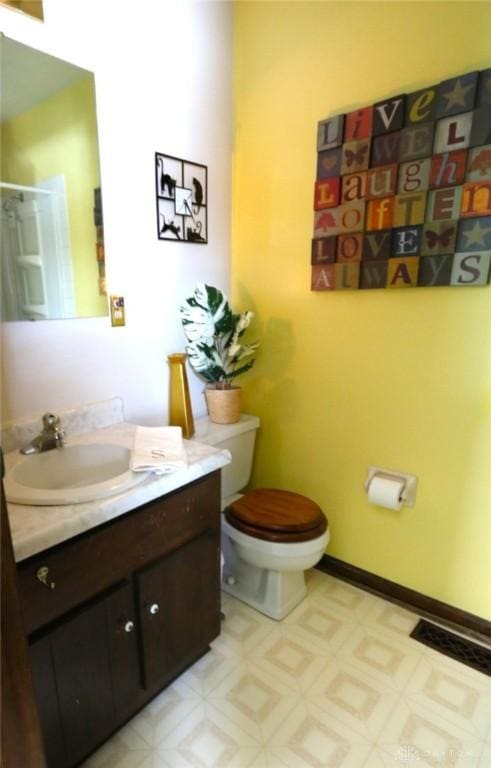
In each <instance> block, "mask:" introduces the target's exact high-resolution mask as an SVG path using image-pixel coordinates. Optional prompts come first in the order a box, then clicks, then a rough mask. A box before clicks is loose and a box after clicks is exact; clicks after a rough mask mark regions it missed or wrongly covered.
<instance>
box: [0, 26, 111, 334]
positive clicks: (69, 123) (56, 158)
mask: <svg viewBox="0 0 491 768" xmlns="http://www.w3.org/2000/svg"><path fill="white" fill-rule="evenodd" d="M0 86H1V90H0V123H1V124H0V217H1V218H0V248H1V266H0V280H1V288H0V301H1V309H0V319H1V320H2V321H22V320H27V321H29V320H30V321H32V320H48V319H50V320H51V319H57V320H59V319H72V318H83V317H97V316H102V315H107V312H108V306H107V296H106V291H105V253H104V245H103V243H104V231H103V222H102V207H101V202H100V201H101V189H100V187H101V179H100V168H99V151H98V132H97V116H96V99H95V82H94V75H93V73H91V72H88V71H87V70H86V69H82V68H81V67H78V66H76V65H74V64H69V63H68V62H66V61H62V60H61V59H58V58H56V57H54V56H51V55H49V54H47V53H44V52H42V51H38V50H35V49H34V48H30V47H29V46H26V45H24V44H22V43H19V42H18V41H16V40H12V39H10V38H8V37H5V36H3V35H1V34H0Z"/></svg>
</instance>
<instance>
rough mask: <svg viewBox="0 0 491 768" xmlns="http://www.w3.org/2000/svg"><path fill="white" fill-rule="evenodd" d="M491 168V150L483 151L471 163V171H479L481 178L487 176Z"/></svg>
mask: <svg viewBox="0 0 491 768" xmlns="http://www.w3.org/2000/svg"><path fill="white" fill-rule="evenodd" d="M489 168H491V149H483V150H481V152H479V153H478V154H477V155H476V157H475V158H474V160H473V161H472V163H471V167H470V170H471V171H479V172H480V174H481V176H485V175H486V173H487V172H488V170H489Z"/></svg>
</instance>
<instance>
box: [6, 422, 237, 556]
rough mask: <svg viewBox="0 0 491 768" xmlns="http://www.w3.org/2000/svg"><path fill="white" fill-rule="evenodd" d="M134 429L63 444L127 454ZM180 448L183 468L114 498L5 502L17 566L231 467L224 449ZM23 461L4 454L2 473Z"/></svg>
mask: <svg viewBox="0 0 491 768" xmlns="http://www.w3.org/2000/svg"><path fill="white" fill-rule="evenodd" d="M135 429H136V425H135V424H129V423H126V422H124V423H119V424H115V425H113V426H110V427H106V428H105V429H98V430H96V431H94V432H91V433H88V434H82V435H77V436H73V437H72V438H71V439H69V440H67V444H76V443H77V444H83V443H95V442H100V443H108V442H110V443H116V444H118V445H123V446H125V447H127V448H130V449H131V448H132V446H133V437H134V432H135ZM184 445H185V448H186V452H187V456H188V467H187V468H186V469H182V470H178V471H177V472H172V473H170V474H167V475H155V474H149V475H148V477H147V478H146V479H145V480H143V482H141V483H140V484H139V485H136V486H134V487H133V488H130V489H129V490H127V491H125V492H123V493H120V494H118V495H116V496H110V497H109V498H105V499H99V500H97V501H90V502H86V503H83V504H73V505H69V504H67V505H63V506H56V507H48V506H44V507H34V506H27V505H23V504H12V503H7V508H8V513H9V519H10V528H11V531H12V542H13V546H14V554H15V559H16V561H17V562H20V561H21V560H25V559H26V558H28V557H31V556H32V555H35V554H37V553H38V552H42V551H43V550H45V549H48V548H49V547H52V546H54V545H55V544H60V543H61V542H62V541H66V540H67V539H70V538H72V537H73V536H77V535H78V534H80V533H84V532H85V531H88V530H90V529H91V528H95V527H96V526H97V525H101V524H102V523H105V522H107V521H108V520H113V519H114V518H116V517H118V516H119V515H122V514H124V513H125V512H129V511H131V510H132V509H136V508H137V507H140V506H142V505H143V504H147V503H148V502H149V501H153V499H157V498H159V497H160V496H164V495H165V494H167V493H170V492H171V491H175V490H177V489H178V488H181V487H182V486H184V485H187V484H188V483H191V482H193V480H198V479H199V478H200V477H203V476H204V475H207V474H208V473H210V472H213V471H214V470H216V469H221V468H222V467H225V466H226V465H227V464H229V463H230V460H231V457H230V453H229V452H228V451H226V450H219V449H217V448H213V447H211V446H209V445H205V444H204V443H200V442H198V441H196V440H194V439H193V440H185V441H184ZM23 458H24V457H22V456H21V455H20V454H19V452H18V451H12V452H11V453H8V454H6V455H5V468H6V471H8V470H9V469H10V468H11V467H12V466H14V465H15V464H16V463H17V462H19V461H22V459H23Z"/></svg>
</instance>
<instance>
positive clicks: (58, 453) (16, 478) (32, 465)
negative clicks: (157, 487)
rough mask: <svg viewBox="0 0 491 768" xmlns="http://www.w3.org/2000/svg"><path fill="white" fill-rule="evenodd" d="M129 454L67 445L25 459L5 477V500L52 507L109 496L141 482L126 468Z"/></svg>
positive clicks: (142, 475)
mask: <svg viewBox="0 0 491 768" xmlns="http://www.w3.org/2000/svg"><path fill="white" fill-rule="evenodd" d="M129 460H130V451H129V450H128V448H124V447H123V446H121V445H114V444H112V443H91V444H89V445H67V446H65V447H64V448H55V449H53V450H51V451H46V452H45V453H35V454H31V455H29V456H25V457H24V458H23V459H22V461H20V462H19V463H18V464H16V465H15V466H14V467H12V469H11V470H10V471H9V472H7V474H6V475H5V481H4V484H5V494H6V496H7V501H10V502H12V503H14V504H30V505H34V506H39V505H41V506H51V505H53V506H55V505H58V504H79V503H81V502H84V501H94V500H95V499H103V498H106V497H107V496H113V495H115V494H116V493H121V492H122V491H125V490H127V489H128V488H131V487H132V486H134V485H137V484H138V483H141V482H142V481H143V480H145V479H146V478H147V476H148V473H147V472H132V471H131V470H130V469H129Z"/></svg>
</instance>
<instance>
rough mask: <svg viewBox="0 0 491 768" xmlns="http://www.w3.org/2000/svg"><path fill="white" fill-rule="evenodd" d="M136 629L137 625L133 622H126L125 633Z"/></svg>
mask: <svg viewBox="0 0 491 768" xmlns="http://www.w3.org/2000/svg"><path fill="white" fill-rule="evenodd" d="M134 628H135V624H134V622H133V621H126V622H125V625H124V631H125V632H133V630H134Z"/></svg>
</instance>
